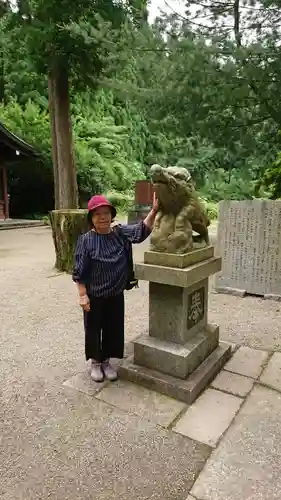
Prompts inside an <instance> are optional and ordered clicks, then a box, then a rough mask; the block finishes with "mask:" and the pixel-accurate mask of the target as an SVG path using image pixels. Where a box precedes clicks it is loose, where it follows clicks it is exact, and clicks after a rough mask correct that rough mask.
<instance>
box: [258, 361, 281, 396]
mask: <svg viewBox="0 0 281 500" xmlns="http://www.w3.org/2000/svg"><path fill="white" fill-rule="evenodd" d="M260 381H261V382H262V383H263V384H266V385H269V386H270V387H272V388H273V389H276V390H277V391H280V392H281V353H280V352H276V353H274V354H273V356H272V358H271V359H270V360H269V363H268V365H267V367H266V368H265V370H264V372H263V373H262V375H261V377H260Z"/></svg>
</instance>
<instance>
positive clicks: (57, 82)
mask: <svg viewBox="0 0 281 500" xmlns="http://www.w3.org/2000/svg"><path fill="white" fill-rule="evenodd" d="M49 89H51V96H52V99H51V106H50V113H53V117H52V119H51V122H52V140H53V141H54V144H56V146H55V145H54V146H53V159H54V163H55V165H56V164H57V169H56V167H55V166H54V173H55V175H54V179H55V182H56V183H57V185H58V187H57V188H55V192H56V189H57V198H58V202H57V205H58V208H59V209H69V208H73V209H75V208H77V207H78V187H77V178H76V166H75V160H74V150H73V140H72V124H71V117H70V102H69V82H68V71H67V68H65V66H63V65H56V66H54V67H53V68H52V69H51V71H50V74H49ZM56 176H57V178H56Z"/></svg>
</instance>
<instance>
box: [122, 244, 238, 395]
mask: <svg viewBox="0 0 281 500" xmlns="http://www.w3.org/2000/svg"><path fill="white" fill-rule="evenodd" d="M220 269H221V259H220V258H216V257H214V249H213V247H206V248H203V249H200V250H195V251H193V252H190V253H188V254H185V255H174V254H164V253H158V252H146V253H145V257H144V263H140V264H137V265H136V276H137V277H138V279H140V280H145V281H149V335H141V336H140V337H138V338H137V339H136V340H135V341H134V342H133V352H134V353H133V356H132V357H131V358H129V359H127V360H125V361H124V363H123V364H122V366H121V368H120V375H121V377H124V378H126V379H129V380H131V381H133V382H137V383H141V384H142V385H145V386H148V387H151V388H154V389H156V390H158V391H159V392H162V393H164V394H167V395H169V396H172V397H175V398H178V399H180V400H182V401H185V402H187V403H188V404H191V403H192V401H193V400H194V399H195V398H196V397H197V396H198V394H199V393H200V392H201V391H202V390H203V389H204V388H205V386H206V385H207V384H208V383H209V382H210V381H211V380H212V379H213V377H214V376H215V375H216V374H217V372H218V371H219V370H220V369H221V367H222V366H223V364H224V363H225V361H226V360H227V359H228V357H229V355H230V347H229V346H225V345H224V346H219V328H218V326H216V325H210V324H208V318H207V312H208V278H209V276H210V275H212V274H214V273H216V272H218V271H219V270H220Z"/></svg>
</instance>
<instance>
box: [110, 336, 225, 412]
mask: <svg viewBox="0 0 281 500" xmlns="http://www.w3.org/2000/svg"><path fill="white" fill-rule="evenodd" d="M230 355H231V346H229V345H225V344H224V343H222V344H220V345H219V346H218V347H217V348H216V349H215V350H214V351H213V352H212V354H210V356H208V358H206V359H205V360H204V361H203V363H201V365H199V366H198V368H197V369H196V370H195V371H194V372H193V373H192V374H191V375H190V376H189V377H188V378H187V379H186V380H181V379H178V378H176V377H172V376H171V375H166V374H164V373H161V372H159V371H156V370H151V369H149V368H145V367H143V366H140V365H136V364H134V361H133V357H131V358H128V359H126V360H124V361H123V362H122V364H121V365H120V368H119V370H118V373H119V376H120V378H121V379H123V380H129V381H130V382H133V383H135V384H139V385H142V386H143V387H147V388H148V389H151V390H154V391H156V392H159V393H161V394H164V395H166V396H169V397H172V398H174V399H177V400H179V401H183V402H184V403H187V404H189V405H191V404H192V403H193V402H194V401H195V400H196V398H197V397H198V396H199V394H200V393H201V392H202V391H203V390H204V389H205V388H206V387H207V386H208V385H209V384H210V383H211V382H212V381H213V379H214V378H215V376H216V375H217V374H218V372H219V371H220V370H221V369H222V367H223V366H224V364H225V363H226V361H227V360H228V359H229V357H230Z"/></svg>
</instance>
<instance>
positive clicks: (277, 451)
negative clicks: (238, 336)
mask: <svg viewBox="0 0 281 500" xmlns="http://www.w3.org/2000/svg"><path fill="white" fill-rule="evenodd" d="M280 414H281V395H280V394H278V393H276V392H275V391H272V390H271V389H268V388H266V387H261V386H256V387H254V389H253V391H252V392H251V394H250V396H249V397H248V399H247V401H246V402H245V404H244V405H243V407H242V408H241V410H240V412H239V414H238V415H237V417H236V419H235V421H234V422H233V424H232V426H231V427H230V428H229V430H228V431H227V432H226V434H225V436H224V437H223V439H222V441H221V442H220V444H219V446H218V448H217V450H215V451H214V452H213V454H212V456H211V458H210V459H209V461H208V462H207V464H206V466H205V468H204V470H203V472H202V473H201V474H200V476H199V478H198V480H197V481H196V483H195V485H194V487H193V488H192V490H191V494H192V495H194V496H195V497H196V498H200V500H280V491H281V475H280V463H281V426H280Z"/></svg>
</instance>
